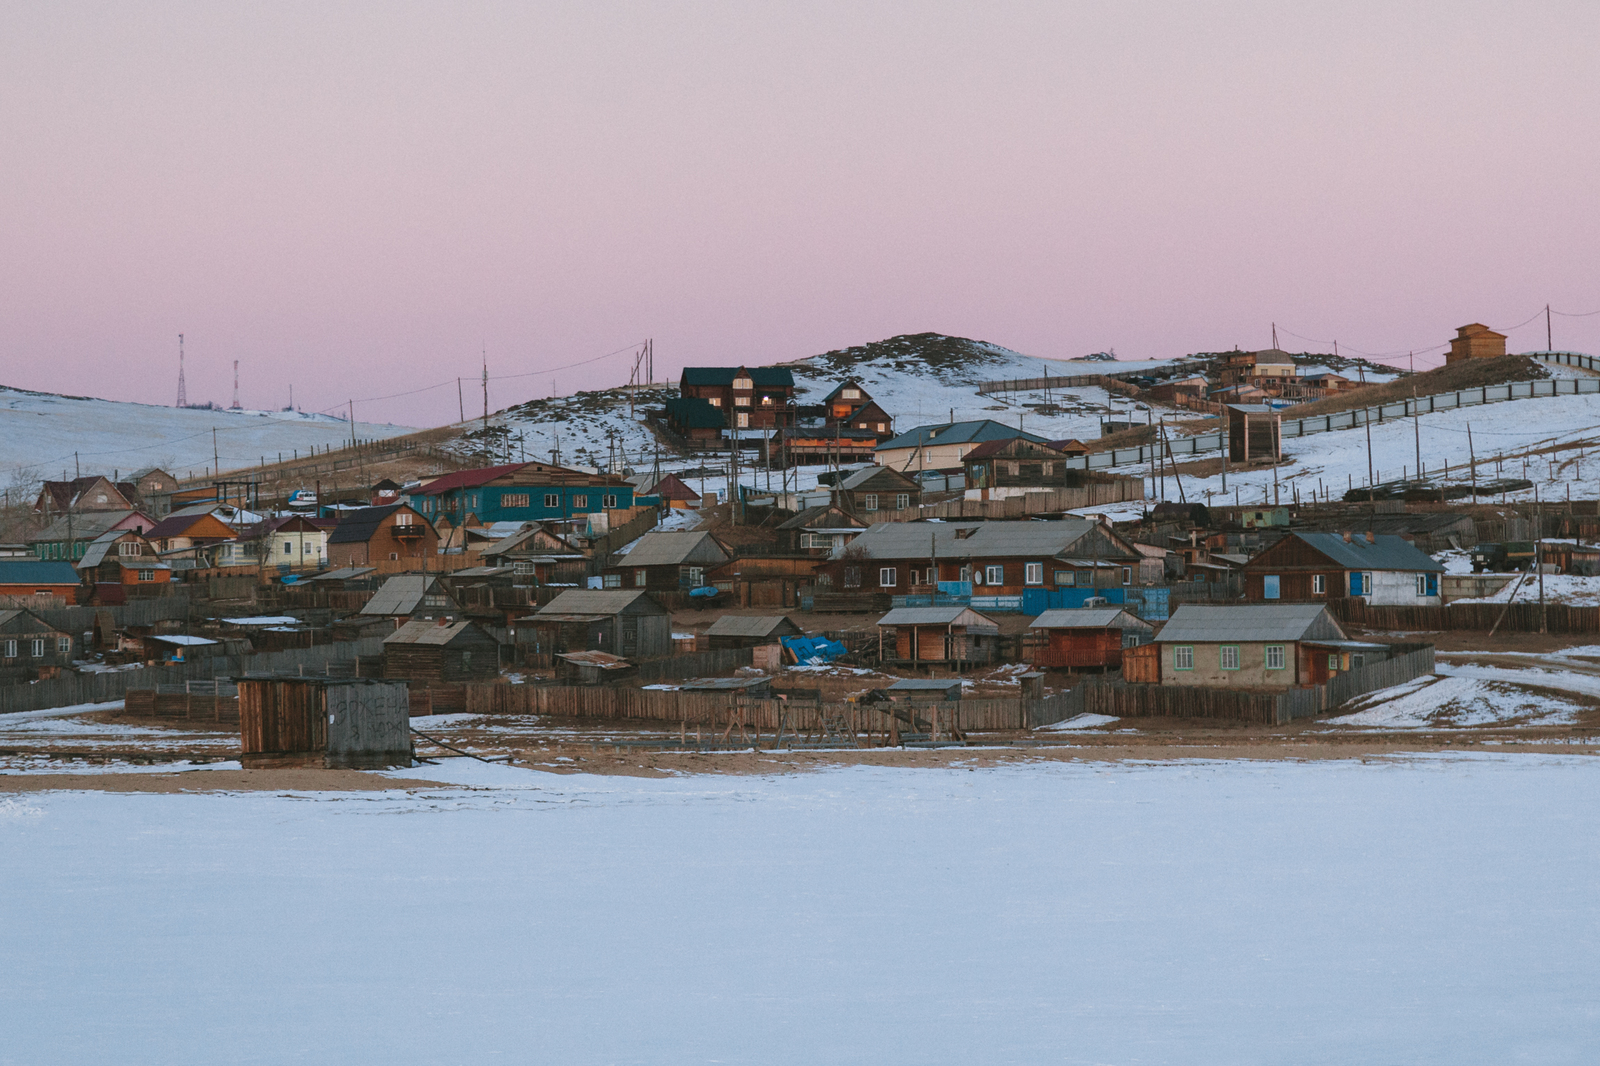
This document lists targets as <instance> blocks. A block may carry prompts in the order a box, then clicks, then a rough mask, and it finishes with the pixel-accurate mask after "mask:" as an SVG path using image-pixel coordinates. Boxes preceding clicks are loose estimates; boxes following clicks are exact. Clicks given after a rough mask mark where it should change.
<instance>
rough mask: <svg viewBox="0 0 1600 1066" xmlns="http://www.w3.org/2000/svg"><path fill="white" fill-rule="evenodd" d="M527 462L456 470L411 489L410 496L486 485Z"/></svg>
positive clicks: (512, 472) (433, 494)
mask: <svg viewBox="0 0 1600 1066" xmlns="http://www.w3.org/2000/svg"><path fill="white" fill-rule="evenodd" d="M529 465H532V464H529V463H505V464H503V465H501V466H481V467H479V468H478V469H476V470H457V471H454V472H452V473H449V474H444V475H442V476H440V477H436V478H434V479H433V480H432V481H430V482H428V483H427V484H426V485H423V486H422V487H421V488H417V489H412V490H411V492H410V493H409V495H411V496H437V495H438V494H439V493H441V492H449V491H450V490H451V489H470V488H476V487H477V486H479V485H487V484H488V483H489V482H491V481H493V480H494V479H495V478H497V477H502V476H504V475H506V474H515V473H516V472H517V471H518V470H521V469H522V468H523V467H525V466H529Z"/></svg>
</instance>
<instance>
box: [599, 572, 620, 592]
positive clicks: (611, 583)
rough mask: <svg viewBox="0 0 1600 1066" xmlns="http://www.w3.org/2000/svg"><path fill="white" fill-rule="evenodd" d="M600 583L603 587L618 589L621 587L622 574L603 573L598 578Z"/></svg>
mask: <svg viewBox="0 0 1600 1066" xmlns="http://www.w3.org/2000/svg"><path fill="white" fill-rule="evenodd" d="M600 584H601V587H603V588H608V589H620V588H621V587H622V575H621V574H604V575H602V576H601V578H600Z"/></svg>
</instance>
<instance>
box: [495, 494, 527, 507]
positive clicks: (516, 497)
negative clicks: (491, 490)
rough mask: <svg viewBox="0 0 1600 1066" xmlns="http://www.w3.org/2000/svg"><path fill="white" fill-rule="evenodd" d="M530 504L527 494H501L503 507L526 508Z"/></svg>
mask: <svg viewBox="0 0 1600 1066" xmlns="http://www.w3.org/2000/svg"><path fill="white" fill-rule="evenodd" d="M528 503H529V494H528V493H526V492H502V493H501V494H500V506H501V507H526V506H528Z"/></svg>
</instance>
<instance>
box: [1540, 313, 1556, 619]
mask: <svg viewBox="0 0 1600 1066" xmlns="http://www.w3.org/2000/svg"><path fill="white" fill-rule="evenodd" d="M1544 350H1545V351H1547V352H1553V351H1555V350H1556V345H1555V341H1554V340H1552V339H1551V335H1550V305H1549V304H1545V305H1544ZM1540 632H1541V633H1542V632H1544V630H1540Z"/></svg>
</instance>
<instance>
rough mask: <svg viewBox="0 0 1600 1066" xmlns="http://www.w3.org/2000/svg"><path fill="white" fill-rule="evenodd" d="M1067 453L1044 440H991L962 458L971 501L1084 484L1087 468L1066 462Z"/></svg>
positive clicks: (997, 498) (1001, 498)
mask: <svg viewBox="0 0 1600 1066" xmlns="http://www.w3.org/2000/svg"><path fill="white" fill-rule="evenodd" d="M1066 459H1067V456H1066V454H1065V453H1064V452H1062V451H1060V450H1059V449H1057V448H1056V447H1055V446H1054V445H1052V444H1048V443H1045V442H1043V441H1031V440H1024V439H1022V438H1021V437H1013V438H1011V439H1010V440H992V441H989V442H987V443H985V444H980V445H978V446H977V447H976V448H974V449H972V451H970V452H968V453H967V454H966V456H965V457H964V458H963V459H962V460H961V465H962V467H963V468H965V470H966V478H967V488H966V497H967V499H969V500H1003V499H1006V498H1007V497H1010V496H1021V495H1023V494H1025V493H1029V492H1049V491H1051V490H1052V489H1059V488H1065V487H1068V486H1074V485H1082V484H1083V483H1084V480H1085V473H1086V471H1084V470H1082V469H1079V468H1076V467H1072V468H1069V467H1068V466H1067V465H1066Z"/></svg>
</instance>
